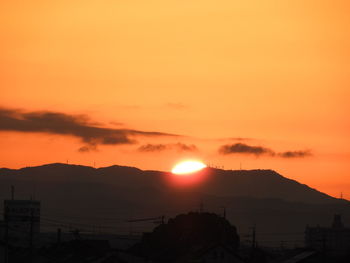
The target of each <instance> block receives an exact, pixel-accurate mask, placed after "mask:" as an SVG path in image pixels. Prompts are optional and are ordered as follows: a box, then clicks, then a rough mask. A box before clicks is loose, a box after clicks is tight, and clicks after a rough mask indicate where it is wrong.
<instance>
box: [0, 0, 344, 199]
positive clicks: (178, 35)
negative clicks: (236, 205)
mask: <svg viewBox="0 0 350 263" xmlns="http://www.w3.org/2000/svg"><path fill="white" fill-rule="evenodd" d="M349 13H350V3H349V1H346V0H344V1H334V0H329V1H322V0H321V1H320V0H317V1H316V0H310V1H304V0H303V1H301V0H300V1H298V0H296V1H279V0H278V1H277V0H276V1H272V0H267V1H232V0H217V1H211V0H200V1H199V0H186V1H182V0H168V1H163V0H154V1H152V0H150V1H143V0H142V1H141V0H132V1H122V0H120V1H86V0H84V1H72V0H70V1H64V0H60V1H36V0H31V1H1V6H0V21H1V22H0V37H1V41H0V48H1V52H0V61H1V63H0V67H1V68H0V74H1V77H0V87H1V96H0V105H1V107H2V108H3V109H5V110H8V109H10V110H11V111H13V112H17V113H18V114H23V113H26V112H27V113H33V112H42V111H45V112H56V113H57V112H59V113H64V114H67V115H73V116H75V115H85V117H84V121H85V122H88V123H89V125H92V126H97V127H107V128H110V129H132V130H137V131H145V132H149V131H152V132H161V133H167V134H168V133H169V134H175V135H182V136H167V135H166V136H163V135H162V136H149V135H142V134H136V135H135V134H134V135H132V136H131V137H132V138H130V141H128V142H127V143H116V142H115V141H113V140H103V139H101V138H100V139H101V140H100V141H95V139H94V138H90V137H89V138H86V137H84V138H82V137H81V136H80V137H79V136H77V135H76V134H71V133H67V134H65V133H63V132H55V131H53V130H50V131H45V130H42V129H41V130H40V131H38V130H35V129H36V128H33V129H32V130H31V131H28V130H25V131H23V129H21V128H20V127H18V126H16V127H14V126H11V125H12V124H11V125H10V124H8V123H5V122H4V120H3V119H1V120H2V123H0V128H1V137H0V145H1V147H0V160H1V162H0V166H1V167H9V168H19V167H23V166H33V165H40V164H44V163H50V162H67V161H68V162H69V163H75V164H83V165H91V166H92V165H94V163H95V165H96V166H98V167H99V166H107V165H112V164H120V165H130V166H137V167H139V168H142V169H159V170H166V171H169V170H170V169H171V167H172V166H173V165H174V164H175V163H176V162H177V161H178V160H182V159H186V158H199V159H201V160H203V161H204V162H206V163H207V164H209V165H212V166H219V167H224V168H225V169H239V168H240V167H241V168H242V169H256V168H262V169H266V168H269V169H274V170H276V171H278V172H279V173H281V174H283V175H284V176H286V177H289V178H293V179H296V180H298V181H300V182H302V183H306V184H308V185H310V186H311V187H314V188H317V189H319V190H321V191H324V192H326V193H328V194H331V195H333V196H339V195H340V193H341V192H343V194H344V196H345V197H346V198H350V180H349V176H350V150H349V146H350V136H349V134H350V120H349V113H350V103H349V98H350V88H349V87H350V79H349V76H350V72H349V71H350V65H349V63H350V48H349V47H350V29H349V28H350V16H349ZM13 112H12V114H14V113H13ZM6 114H7V113H6ZM16 118H19V123H22V122H21V121H23V118H24V117H23V116H19V117H18V116H17V117H16ZM88 118H89V119H88ZM46 123H47V125H51V123H50V122H46ZM27 124H28V123H27ZM27 124H26V125H27ZM20 125H22V124H20ZM28 125H29V124H28ZM10 126H11V127H10ZM84 139H85V141H84ZM225 145H226V146H227V147H226V148H222V147H223V146H225ZM230 145H231V146H232V145H236V146H235V147H231V148H229V146H230ZM246 146H248V148H247V147H246ZM249 147H250V148H249ZM252 147H253V148H252ZM254 147H263V151H262V152H261V151H260V152H259V149H258V150H257V149H256V148H254ZM78 149H80V151H79V150H78ZM225 149H226V150H225ZM254 149H255V150H257V151H255V150H254ZM231 150H232V151H233V152H231V153H229V152H228V151H231ZM251 150H252V151H251ZM260 150H261V149H260ZM225 151H226V152H225ZM236 151H241V152H236ZM252 152H254V153H252ZM286 152H290V153H292V154H289V155H288V153H286ZM295 152H299V153H307V154H305V155H304V154H295ZM293 153H294V154H293ZM292 155H293V156H292Z"/></svg>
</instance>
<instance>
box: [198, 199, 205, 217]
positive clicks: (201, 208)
mask: <svg viewBox="0 0 350 263" xmlns="http://www.w3.org/2000/svg"><path fill="white" fill-rule="evenodd" d="M203 207H204V205H203V200H202V199H201V202H200V204H199V213H200V214H201V213H203V211H204V208H203Z"/></svg>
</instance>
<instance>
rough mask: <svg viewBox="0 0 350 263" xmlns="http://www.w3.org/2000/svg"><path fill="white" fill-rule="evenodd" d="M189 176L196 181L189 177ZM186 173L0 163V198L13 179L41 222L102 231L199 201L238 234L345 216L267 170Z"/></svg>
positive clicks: (343, 206) (349, 210) (340, 205)
mask: <svg viewBox="0 0 350 263" xmlns="http://www.w3.org/2000/svg"><path fill="white" fill-rule="evenodd" d="M191 177H193V178H194V179H196V180H197V179H198V182H196V183H194V182H193V183H191V182H190V179H188V178H191ZM191 177H188V178H186V177H183V178H182V179H181V177H175V176H174V175H172V174H170V173H167V172H160V171H143V170H140V169H137V168H133V167H125V166H117V165H114V166H110V167H104V168H97V169H96V168H93V167H88V166H80V165H68V164H61V163H54V164H47V165H43V166H37V167H26V168H22V169H7V168H2V169H0V199H8V198H9V197H10V186H11V185H14V186H15V188H16V193H15V197H16V198H18V199H29V198H31V197H32V198H35V199H39V200H41V203H42V226H43V227H42V229H45V227H47V228H49V226H50V225H51V226H53V227H54V226H55V224H54V222H55V221H57V222H60V223H61V225H62V226H67V227H68V225H69V224H71V225H74V226H76V225H78V224H80V225H81V228H82V229H84V228H89V227H90V226H91V225H102V226H108V227H109V228H108V227H106V229H105V231H107V230H108V231H114V232H120V231H126V232H128V231H131V230H130V227H133V229H132V231H138V230H139V231H143V230H144V229H145V225H146V228H147V227H151V228H152V225H150V224H149V225H147V222H144V223H142V224H143V226H141V225H138V226H134V225H132V226H130V224H129V223H127V222H126V221H127V219H130V218H143V217H150V216H159V215H166V216H175V215H176V214H178V213H187V212H189V211H191V210H192V211H194V210H196V209H197V210H198V207H199V204H200V202H202V203H203V205H204V208H205V209H207V210H208V211H211V212H217V213H222V212H223V207H226V211H227V216H228V218H229V219H230V220H231V222H232V223H233V224H235V225H236V226H237V228H238V231H239V232H242V233H243V232H248V231H250V230H249V227H251V226H252V225H253V224H256V225H257V227H258V228H259V229H260V231H262V232H269V233H278V232H281V233H282V232H293V233H299V234H302V232H303V231H304V228H305V226H306V224H310V225H316V224H321V225H330V224H331V220H332V217H333V214H334V213H342V214H343V217H344V221H345V224H347V225H349V223H350V202H348V201H345V200H340V199H337V198H333V197H331V196H328V195H326V194H324V193H321V192H319V191H317V190H315V189H312V188H310V187H308V186H307V185H304V184H300V183H298V182H296V181H294V180H291V179H287V178H285V177H283V176H282V175H280V174H278V173H276V172H275V171H272V170H241V171H228V170H220V169H213V168H205V169H203V170H202V171H200V172H198V173H196V174H193V175H191ZM186 180H187V181H188V182H187V181H186ZM183 182H185V183H183ZM1 206H2V204H1ZM0 211H1V210H0ZM140 224H141V223H140ZM138 227H139V228H138ZM261 238H263V237H261ZM264 238H265V237H264ZM286 238H287V237H285V239H286ZM289 238H290V237H289ZM265 239H266V238H265ZM298 239H299V241H300V235H299V237H298ZM266 240H267V239H266Z"/></svg>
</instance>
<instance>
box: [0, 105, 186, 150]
mask: <svg viewBox="0 0 350 263" xmlns="http://www.w3.org/2000/svg"><path fill="white" fill-rule="evenodd" d="M99 125H100V124H99V123H96V122H92V121H91V120H90V119H89V117H88V116H87V115H71V114H66V113H61V112H53V111H33V112H24V111H22V110H15V109H6V108H0V131H15V132H24V133H38V132H40V133H49V134H57V135H64V136H74V137H77V138H79V139H80V140H81V141H82V142H83V143H85V144H86V146H87V148H86V147H85V148H84V147H82V148H80V149H79V151H80V152H87V151H88V150H91V149H96V146H97V145H119V144H134V143H136V140H135V139H134V138H132V137H135V136H146V137H161V136H171V137H178V136H179V135H175V134H169V133H163V132H154V131H152V132H148V131H140V130H133V129H113V128H104V127H99Z"/></svg>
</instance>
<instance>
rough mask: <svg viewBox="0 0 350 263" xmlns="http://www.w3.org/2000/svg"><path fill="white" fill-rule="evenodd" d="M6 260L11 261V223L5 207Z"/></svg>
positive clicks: (6, 262)
mask: <svg viewBox="0 0 350 263" xmlns="http://www.w3.org/2000/svg"><path fill="white" fill-rule="evenodd" d="M4 262H5V263H8V262H9V223H8V215H7V212H6V207H5V251H4Z"/></svg>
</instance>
